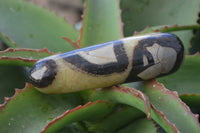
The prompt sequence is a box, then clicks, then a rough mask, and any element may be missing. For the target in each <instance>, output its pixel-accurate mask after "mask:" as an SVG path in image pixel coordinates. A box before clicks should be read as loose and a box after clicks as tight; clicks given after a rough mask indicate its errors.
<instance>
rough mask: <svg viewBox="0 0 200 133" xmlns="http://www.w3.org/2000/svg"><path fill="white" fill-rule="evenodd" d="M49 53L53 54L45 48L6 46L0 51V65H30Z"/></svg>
mask: <svg viewBox="0 0 200 133" xmlns="http://www.w3.org/2000/svg"><path fill="white" fill-rule="evenodd" d="M50 55H53V53H52V52H49V51H48V50H47V49H40V50H36V49H24V48H18V49H12V48H8V49H7V50H5V51H1V52H0V65H1V66H3V65H10V66H11V65H14V66H29V67H32V66H33V64H34V63H35V62H36V61H37V60H39V59H41V58H44V57H47V56H50Z"/></svg>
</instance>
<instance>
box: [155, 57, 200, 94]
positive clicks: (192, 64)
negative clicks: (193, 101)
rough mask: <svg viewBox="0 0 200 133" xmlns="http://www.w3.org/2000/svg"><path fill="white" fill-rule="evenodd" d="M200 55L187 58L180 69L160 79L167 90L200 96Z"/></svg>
mask: <svg viewBox="0 0 200 133" xmlns="http://www.w3.org/2000/svg"><path fill="white" fill-rule="evenodd" d="M199 68H200V55H199V54H196V55H193V56H186V57H185V60H184V62H183V65H182V66H181V67H180V69H179V70H178V71H177V72H175V73H174V74H171V75H169V76H165V77H162V78H158V81H159V82H161V83H163V84H164V85H165V87H166V88H167V89H170V90H171V91H177V92H178V94H179V95H182V94H193V93H194V94H200V87H199V80H200V71H199Z"/></svg>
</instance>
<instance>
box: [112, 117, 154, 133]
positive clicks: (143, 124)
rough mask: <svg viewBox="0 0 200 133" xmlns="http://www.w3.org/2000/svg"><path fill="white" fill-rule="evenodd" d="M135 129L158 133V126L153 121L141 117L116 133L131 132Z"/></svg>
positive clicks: (139, 131)
mask: <svg viewBox="0 0 200 133" xmlns="http://www.w3.org/2000/svg"><path fill="white" fill-rule="evenodd" d="M133 131H134V133H157V128H156V127H155V124H154V122H153V121H150V120H147V119H144V118H141V119H138V120H136V121H134V122H132V123H131V124H129V125H128V126H127V127H125V128H123V129H121V130H120V131H118V132H116V133H131V132H133Z"/></svg>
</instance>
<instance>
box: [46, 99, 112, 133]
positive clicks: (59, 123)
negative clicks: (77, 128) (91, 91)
mask: <svg viewBox="0 0 200 133" xmlns="http://www.w3.org/2000/svg"><path fill="white" fill-rule="evenodd" d="M111 107H112V104H109V103H107V102H101V101H100V100H98V101H96V102H88V103H87V104H85V105H83V106H81V105H80V106H78V107H76V108H74V109H72V110H68V111H66V112H65V113H64V114H62V115H61V116H59V117H57V118H56V119H54V120H53V121H51V122H50V123H48V125H47V126H46V127H45V128H44V130H43V131H42V132H45V133H51V132H56V131H58V130H59V129H61V128H62V127H64V126H65V125H67V124H70V123H72V122H77V121H81V120H95V119H98V118H100V117H102V116H104V115H105V114H108V113H109V112H110V111H109V110H110V108H111Z"/></svg>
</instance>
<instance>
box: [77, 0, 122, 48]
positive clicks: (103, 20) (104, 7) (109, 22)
mask: <svg viewBox="0 0 200 133" xmlns="http://www.w3.org/2000/svg"><path fill="white" fill-rule="evenodd" d="M122 36H123V35H122V27H121V19H120V9H119V1H117V0H100V1H99V0H87V1H86V5H85V8H84V15H83V25H82V28H81V35H80V38H79V44H80V46H81V47H86V46H90V45H93V44H98V43H103V42H107V41H111V40H116V39H119V38H122Z"/></svg>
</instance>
